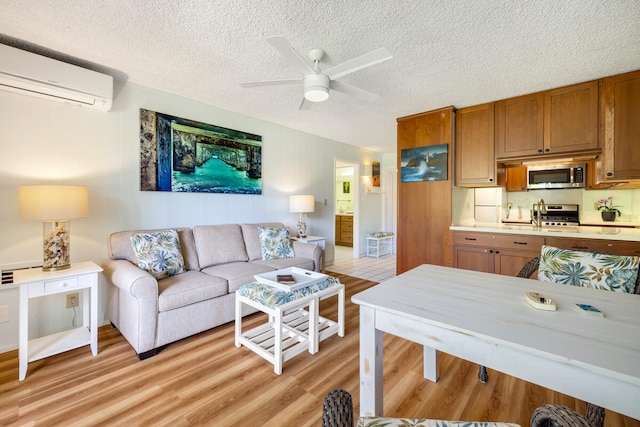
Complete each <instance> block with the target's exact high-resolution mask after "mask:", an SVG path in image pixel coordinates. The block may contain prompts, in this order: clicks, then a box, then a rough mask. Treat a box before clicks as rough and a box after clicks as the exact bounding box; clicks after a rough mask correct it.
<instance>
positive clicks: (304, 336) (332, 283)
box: [235, 277, 345, 375]
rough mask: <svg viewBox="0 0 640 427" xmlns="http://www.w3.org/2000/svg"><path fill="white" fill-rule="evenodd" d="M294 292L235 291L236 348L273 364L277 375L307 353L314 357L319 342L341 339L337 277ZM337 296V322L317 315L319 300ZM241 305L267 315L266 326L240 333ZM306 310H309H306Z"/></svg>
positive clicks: (256, 286)
mask: <svg viewBox="0 0 640 427" xmlns="http://www.w3.org/2000/svg"><path fill="white" fill-rule="evenodd" d="M327 281H328V282H329V285H328V286H327V287H324V288H323V286H325V283H324V282H323V283H320V284H316V285H312V286H311V287H309V288H302V289H298V290H296V291H293V292H286V291H281V290H279V289H277V288H275V287H273V286H270V285H268V284H266V283H249V284H247V285H243V286H242V287H241V288H240V289H238V290H237V291H236V319H235V321H236V325H235V326H236V328H235V329H236V330H235V345H236V347H240V346H242V345H244V346H245V347H247V348H249V349H250V350H252V351H253V352H255V353H256V354H258V355H259V356H261V357H262V358H264V359H266V360H267V361H269V362H270V363H272V364H273V370H274V372H275V373H276V374H277V375H280V374H282V364H283V363H284V362H286V361H287V360H289V359H291V358H292V357H294V356H296V355H298V354H300V353H302V352H303V351H307V350H308V351H309V353H311V354H315V353H317V352H318V350H319V344H320V341H322V340H324V339H326V338H328V337H330V336H332V335H335V334H338V336H340V337H343V336H344V298H345V292H344V285H342V284H341V283H340V281H339V280H338V279H336V278H333V277H330V278H328V279H327ZM336 295H337V296H338V319H337V321H334V320H331V319H327V318H324V317H322V316H320V314H319V306H320V301H321V300H324V299H327V298H330V297H333V296H336ZM243 305H248V306H250V307H253V308H256V309H258V310H260V311H262V312H263V313H266V314H268V315H269V319H268V321H267V322H266V323H264V324H262V325H259V326H257V327H255V328H253V329H250V330H248V331H244V332H243V330H242V313H243ZM305 307H308V310H305Z"/></svg>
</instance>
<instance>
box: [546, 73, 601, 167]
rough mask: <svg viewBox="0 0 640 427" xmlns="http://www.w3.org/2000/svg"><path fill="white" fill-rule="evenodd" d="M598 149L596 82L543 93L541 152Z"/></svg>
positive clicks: (553, 152)
mask: <svg viewBox="0 0 640 427" xmlns="http://www.w3.org/2000/svg"><path fill="white" fill-rule="evenodd" d="M597 148H598V81H597V80H594V81H592V82H586V83H580V84H577V85H572V86H567V87H561V88H558V89H553V90H548V91H546V92H545V94H544V153H545V154H561V153H570V152H575V151H580V152H583V151H587V150H596V149H597Z"/></svg>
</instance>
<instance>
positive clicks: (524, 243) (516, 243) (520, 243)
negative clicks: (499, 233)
mask: <svg viewBox="0 0 640 427" xmlns="http://www.w3.org/2000/svg"><path fill="white" fill-rule="evenodd" d="M513 244H514V245H528V243H527V242H513Z"/></svg>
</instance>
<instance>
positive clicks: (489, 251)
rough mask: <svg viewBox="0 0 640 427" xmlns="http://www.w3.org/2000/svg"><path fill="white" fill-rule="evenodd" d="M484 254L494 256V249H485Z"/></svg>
mask: <svg viewBox="0 0 640 427" xmlns="http://www.w3.org/2000/svg"><path fill="white" fill-rule="evenodd" d="M484 253H486V254H492V253H493V249H485V250H484Z"/></svg>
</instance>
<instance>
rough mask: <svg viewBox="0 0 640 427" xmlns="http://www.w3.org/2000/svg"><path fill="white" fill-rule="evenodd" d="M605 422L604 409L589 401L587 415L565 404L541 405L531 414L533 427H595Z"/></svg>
mask: <svg viewBox="0 0 640 427" xmlns="http://www.w3.org/2000/svg"><path fill="white" fill-rule="evenodd" d="M603 424H604V409H602V408H600V407H599V406H596V405H591V404H589V403H587V415H586V417H585V416H583V415H581V414H579V413H578V412H576V411H574V410H573V409H571V408H568V407H566V406H563V405H557V404H550V403H547V404H545V405H542V406H540V407H539V408H537V409H536V410H535V411H533V415H531V427H594V426H602V425H603Z"/></svg>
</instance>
